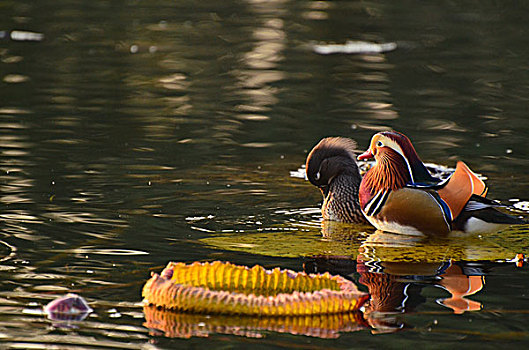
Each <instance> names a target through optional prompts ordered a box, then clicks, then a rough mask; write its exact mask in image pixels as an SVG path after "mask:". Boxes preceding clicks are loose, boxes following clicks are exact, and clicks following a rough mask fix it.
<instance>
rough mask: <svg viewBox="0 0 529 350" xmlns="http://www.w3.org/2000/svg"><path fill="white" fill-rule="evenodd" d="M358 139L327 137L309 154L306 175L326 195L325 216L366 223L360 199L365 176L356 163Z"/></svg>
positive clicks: (323, 214)
mask: <svg viewBox="0 0 529 350" xmlns="http://www.w3.org/2000/svg"><path fill="white" fill-rule="evenodd" d="M355 150H356V142H354V141H353V140H351V139H347V138H343V137H327V138H324V139H323V140H321V141H320V143H318V144H317V145H316V146H314V148H313V149H312V151H311V152H310V153H309V155H308V156H307V164H306V166H305V169H306V173H307V178H308V179H309V181H310V182H311V183H312V184H313V185H314V186H317V187H318V188H319V189H320V190H321V193H322V195H323V206H322V208H321V213H322V216H323V218H324V219H326V220H333V221H341V222H350V223H366V222H367V221H366V219H365V218H364V215H363V214H362V211H361V209H360V204H359V202H358V189H359V187H360V181H361V180H362V177H361V176H360V172H359V171H358V166H357V165H356V154H355Z"/></svg>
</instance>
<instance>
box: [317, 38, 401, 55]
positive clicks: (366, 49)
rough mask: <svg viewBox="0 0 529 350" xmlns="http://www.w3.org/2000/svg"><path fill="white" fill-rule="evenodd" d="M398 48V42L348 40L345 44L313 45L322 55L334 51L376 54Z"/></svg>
mask: <svg viewBox="0 0 529 350" xmlns="http://www.w3.org/2000/svg"><path fill="white" fill-rule="evenodd" d="M396 48H397V43H394V42H389V43H382V44H377V43H372V42H368V41H352V40H348V41H346V42H345V44H322V45H313V46H312V49H313V50H314V52H316V53H318V54H320V55H330V54H334V53H346V54H376V53H382V52H388V51H393V50H395V49H396Z"/></svg>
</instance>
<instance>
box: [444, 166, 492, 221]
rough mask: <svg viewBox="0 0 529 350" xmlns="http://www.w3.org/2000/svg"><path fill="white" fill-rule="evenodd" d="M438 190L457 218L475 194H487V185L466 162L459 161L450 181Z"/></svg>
mask: <svg viewBox="0 0 529 350" xmlns="http://www.w3.org/2000/svg"><path fill="white" fill-rule="evenodd" d="M437 192H438V193H439V196H440V197H441V198H442V199H443V200H444V201H445V202H446V204H447V205H448V207H449V208H450V212H451V214H452V219H455V218H456V217H457V216H458V215H459V214H460V213H461V211H463V208H464V207H465V205H466V204H467V203H468V201H469V199H470V197H471V196H472V195H473V194H476V195H478V196H484V195H486V193H487V186H486V185H485V183H484V182H483V181H482V180H480V179H479V178H478V177H477V175H476V174H474V173H473V172H472V170H470V168H469V167H468V166H467V165H466V164H465V163H463V162H457V166H456V170H455V172H454V174H453V175H452V176H451V177H450V180H449V181H448V183H447V184H446V185H445V186H444V187H443V188H441V189H440V190H439V191H437Z"/></svg>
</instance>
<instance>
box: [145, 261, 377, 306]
mask: <svg viewBox="0 0 529 350" xmlns="http://www.w3.org/2000/svg"><path fill="white" fill-rule="evenodd" d="M143 297H144V298H145V300H146V302H147V303H149V304H153V305H156V306H161V307H164V308H166V309H174V310H180V311H186V312H195V313H219V314H244V315H263V316H295V315H318V314H332V313H342V312H351V311H355V310H357V309H358V308H359V307H360V306H361V305H362V304H363V302H364V301H365V300H366V299H367V296H366V294H365V293H362V292H360V291H358V289H357V288H356V285H355V284H354V283H352V282H351V281H348V280H346V279H345V278H343V277H341V276H331V275H330V274H328V273H325V274H306V273H304V272H294V271H291V270H280V269H279V268H275V269H273V270H265V269H264V268H263V267H261V266H259V265H256V266H254V267H252V268H248V267H246V266H238V265H234V264H231V263H224V262H220V261H215V262H212V263H208V262H206V263H199V262H195V263H193V264H190V265H186V264H183V263H174V262H170V263H169V264H168V265H167V267H166V268H165V269H164V270H163V271H162V273H161V274H160V275H158V274H153V275H152V277H151V279H150V280H148V281H147V283H146V284H145V286H144V287H143Z"/></svg>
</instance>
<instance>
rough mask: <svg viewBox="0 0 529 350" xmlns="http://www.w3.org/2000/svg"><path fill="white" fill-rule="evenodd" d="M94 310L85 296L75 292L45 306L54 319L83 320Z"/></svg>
mask: <svg viewBox="0 0 529 350" xmlns="http://www.w3.org/2000/svg"><path fill="white" fill-rule="evenodd" d="M92 311H94V310H92V309H91V308H90V306H88V303H87V302H86V300H84V298H83V297H81V296H79V295H77V294H73V293H69V294H67V295H66V296H64V297H61V298H58V299H55V300H53V301H51V302H50V303H48V305H46V306H45V307H44V312H46V314H47V315H48V318H49V319H50V320H53V321H82V320H84V319H85V318H86V316H88V315H89V314H90V313H91V312H92Z"/></svg>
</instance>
